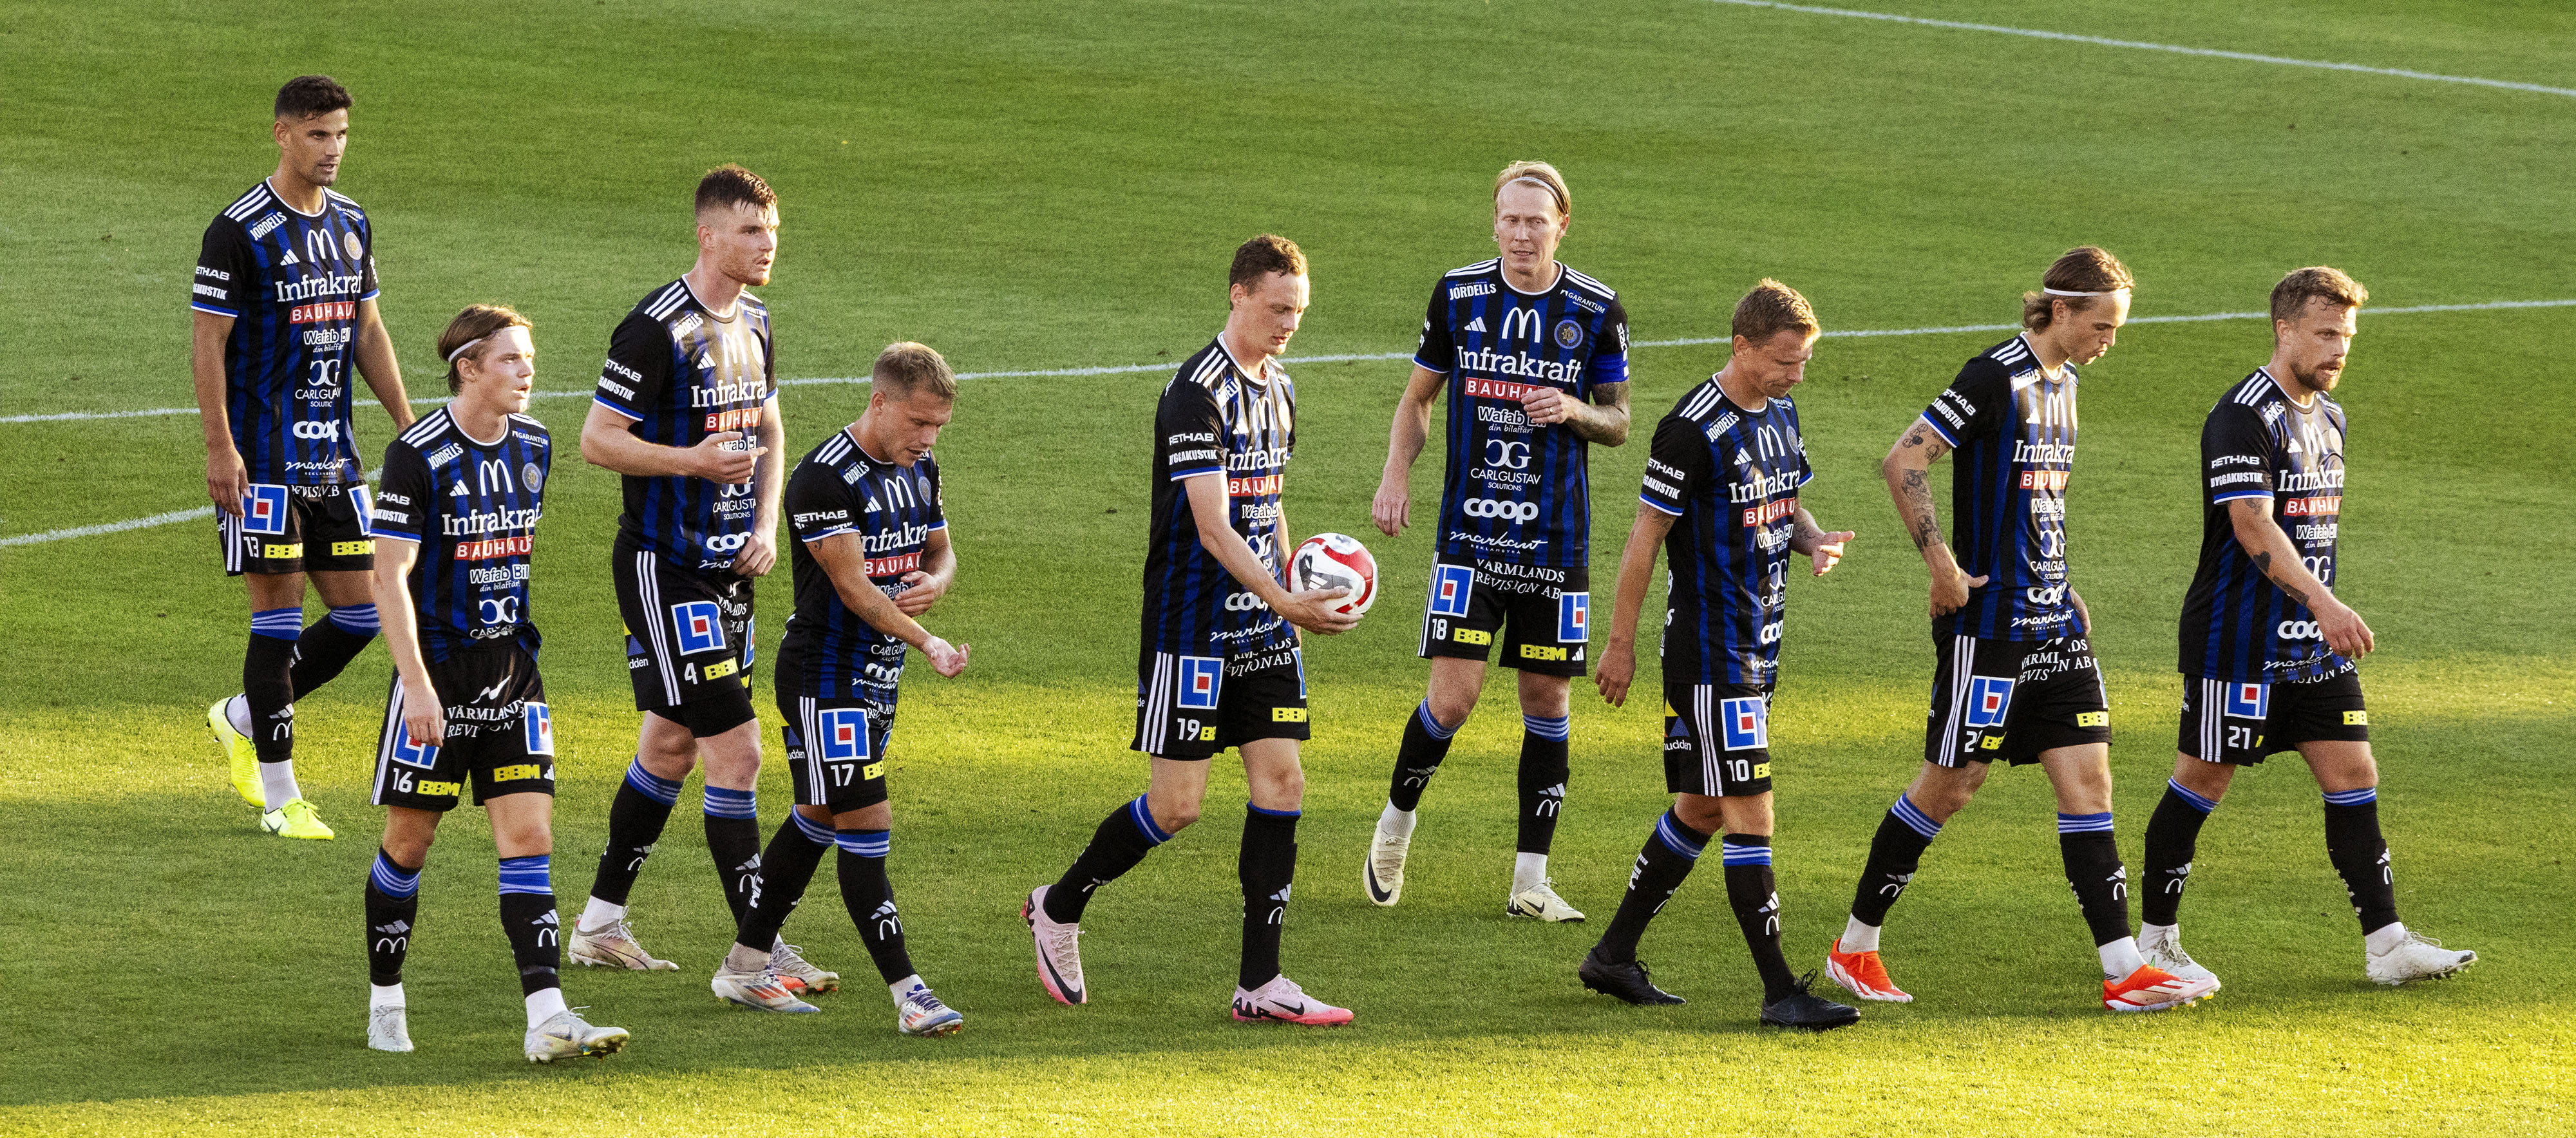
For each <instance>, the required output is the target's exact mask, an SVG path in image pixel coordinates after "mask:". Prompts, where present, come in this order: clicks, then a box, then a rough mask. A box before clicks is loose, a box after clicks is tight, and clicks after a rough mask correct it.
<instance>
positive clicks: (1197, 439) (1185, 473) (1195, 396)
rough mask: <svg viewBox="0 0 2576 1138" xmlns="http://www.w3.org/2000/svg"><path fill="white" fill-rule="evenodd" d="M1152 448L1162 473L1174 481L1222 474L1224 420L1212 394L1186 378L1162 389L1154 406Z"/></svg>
mask: <svg viewBox="0 0 2576 1138" xmlns="http://www.w3.org/2000/svg"><path fill="white" fill-rule="evenodd" d="M1154 451H1155V455H1156V457H1157V458H1158V459H1160V460H1161V461H1160V465H1161V466H1162V468H1163V476H1164V477H1166V478H1169V479H1171V480H1172V481H1174V482H1178V481H1180V480H1181V479H1184V478H1195V477H1197V476H1199V475H1202V474H1218V475H1222V474H1224V473H1225V422H1224V419H1223V417H1222V416H1220V415H1219V414H1218V413H1217V407H1216V395H1215V394H1214V393H1212V392H1210V391H1209V390H1208V389H1207V388H1205V387H1203V386H1200V385H1199V384H1197V383H1193V382H1191V381H1190V380H1188V379H1186V378H1184V379H1176V380H1174V381H1172V383H1171V384H1170V385H1169V386H1167V387H1165V388H1163V401H1162V404H1161V406H1158V407H1156V408H1155V409H1154Z"/></svg>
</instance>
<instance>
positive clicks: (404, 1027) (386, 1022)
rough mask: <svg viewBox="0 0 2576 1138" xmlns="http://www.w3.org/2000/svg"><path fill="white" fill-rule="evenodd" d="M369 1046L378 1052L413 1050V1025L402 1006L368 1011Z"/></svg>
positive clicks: (379, 1007)
mask: <svg viewBox="0 0 2576 1138" xmlns="http://www.w3.org/2000/svg"><path fill="white" fill-rule="evenodd" d="M367 1046H369V1047H372V1048H374V1049H376V1050H378V1051H409V1050H411V1023H410V1021H409V1017H408V1016H407V1015H406V1014H405V1010H404V1008H403V1006H402V1005H401V1004H379V1005H377V1006H375V1007H372V1008H368V1009H367Z"/></svg>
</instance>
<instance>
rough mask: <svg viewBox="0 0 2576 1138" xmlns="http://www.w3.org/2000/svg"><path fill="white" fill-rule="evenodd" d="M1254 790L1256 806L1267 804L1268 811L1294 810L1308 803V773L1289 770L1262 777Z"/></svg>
mask: <svg viewBox="0 0 2576 1138" xmlns="http://www.w3.org/2000/svg"><path fill="white" fill-rule="evenodd" d="M1253 790H1254V791H1255V792H1256V793H1254V795H1253V796H1252V797H1253V800H1254V804H1255V805H1263V804H1265V803H1267V804H1268V805H1267V806H1266V808H1267V809H1273V810H1294V809H1296V808H1297V805H1298V804H1299V803H1302V802H1304V801H1306V772H1304V771H1302V770H1287V771H1279V772H1275V773H1270V774H1265V775H1262V776H1261V777H1260V778H1259V780H1258V781H1256V782H1255V783H1254V784H1253Z"/></svg>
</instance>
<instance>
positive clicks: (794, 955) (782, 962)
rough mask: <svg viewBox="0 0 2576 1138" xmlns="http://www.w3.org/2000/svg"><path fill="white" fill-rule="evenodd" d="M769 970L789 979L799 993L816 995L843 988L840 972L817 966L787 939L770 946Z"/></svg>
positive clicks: (790, 984) (790, 986) (792, 987)
mask: <svg viewBox="0 0 2576 1138" xmlns="http://www.w3.org/2000/svg"><path fill="white" fill-rule="evenodd" d="M769 970H770V971H772V972H775V973H777V974H778V978H779V979H781V980H785V981H787V986H788V987H789V988H790V989H793V990H794V991H796V992H797V993H798V994H799V995H815V994H818V993H822V992H837V991H840V990H841V974H840V973H838V972H831V971H826V970H824V969H821V968H817V967H815V966H814V964H813V962H812V961H809V960H807V959H805V954H804V952H803V951H802V950H800V949H798V948H797V946H795V945H792V944H789V943H787V942H786V941H785V940H779V941H776V942H773V943H772V944H771V945H770V946H769Z"/></svg>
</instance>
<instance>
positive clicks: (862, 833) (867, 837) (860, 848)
mask: <svg viewBox="0 0 2576 1138" xmlns="http://www.w3.org/2000/svg"><path fill="white" fill-rule="evenodd" d="M832 841H833V844H835V845H838V846H840V847H841V851H842V852H844V853H853V854H857V855H859V856H860V857H884V856H885V855H887V854H889V853H892V852H894V831H892V830H840V831H836V832H834V833H833V834H832Z"/></svg>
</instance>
